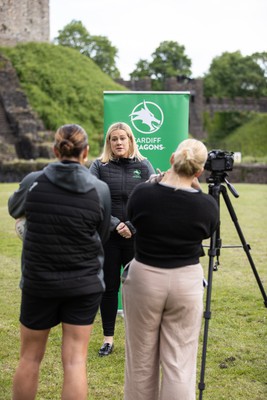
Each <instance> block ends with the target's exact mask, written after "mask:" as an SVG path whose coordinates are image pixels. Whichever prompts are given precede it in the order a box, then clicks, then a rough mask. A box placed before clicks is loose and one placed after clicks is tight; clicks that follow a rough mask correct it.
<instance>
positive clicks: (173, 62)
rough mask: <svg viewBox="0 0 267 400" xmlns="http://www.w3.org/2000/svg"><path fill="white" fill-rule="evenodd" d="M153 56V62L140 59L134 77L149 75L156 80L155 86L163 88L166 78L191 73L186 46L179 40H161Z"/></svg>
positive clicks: (158, 88)
mask: <svg viewBox="0 0 267 400" xmlns="http://www.w3.org/2000/svg"><path fill="white" fill-rule="evenodd" d="M151 57H152V61H151V62H148V61H146V60H140V61H139V62H138V63H137V64H136V69H135V70H134V71H133V72H132V73H131V74H130V76H131V77H134V78H144V77H145V76H149V77H150V78H151V79H153V81H154V85H153V86H154V87H153V88H154V89H157V90H161V89H163V87H164V82H165V80H166V78H169V77H174V76H175V77H176V76H187V77H189V76H190V75H191V70H190V68H191V60H190V59H189V58H188V57H187V56H186V54H185V47H184V46H182V45H180V44H179V43H177V42H174V41H164V42H161V43H160V45H159V47H157V48H156V50H155V51H154V52H153V53H152V55H151Z"/></svg>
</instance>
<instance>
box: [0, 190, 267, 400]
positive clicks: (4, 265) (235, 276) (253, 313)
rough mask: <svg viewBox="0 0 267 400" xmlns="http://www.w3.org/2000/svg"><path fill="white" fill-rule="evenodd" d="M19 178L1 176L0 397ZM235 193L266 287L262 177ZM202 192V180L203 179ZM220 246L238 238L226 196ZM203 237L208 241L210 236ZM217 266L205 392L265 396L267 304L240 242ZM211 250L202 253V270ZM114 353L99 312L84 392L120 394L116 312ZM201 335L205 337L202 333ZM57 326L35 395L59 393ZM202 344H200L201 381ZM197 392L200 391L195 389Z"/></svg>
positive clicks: (120, 332)
mask: <svg viewBox="0 0 267 400" xmlns="http://www.w3.org/2000/svg"><path fill="white" fill-rule="evenodd" d="M16 187H17V185H16V184H0V216H1V223H0V262H1V269H0V284H1V291H0V314H1V318H0V327H1V329H0V342H1V346H0V393H1V394H0V398H1V400H9V399H10V398H11V385H12V377H13V374H14V370H15V368H16V365H17V361H18V356H19V323H18V314H19V303H20V290H19V289H18V283H19V277H20V253H21V241H20V240H19V239H18V238H17V236H16V234H15V231H14V220H13V219H12V218H11V217H10V216H9V215H8V212H7V199H8V197H9V195H10V194H11V193H12V192H13V191H14V190H15V188H16ZM235 188H236V189H237V191H238V192H239V195H240V197H239V198H238V199H236V198H234V197H233V196H232V195H231V193H229V197H230V200H231V202H232V204H233V207H234V210H235V212H236V214H237V217H238V221H239V224H240V227H241V229H242V232H243V234H244V236H245V238H246V240H247V242H248V243H249V244H250V246H251V255H252V257H253V261H254V263H255V265H256V268H257V272H258V274H259V276H260V278H261V280H262V283H263V286H264V288H265V291H266V290H267V241H266V226H267V213H266V209H267V207H266V206H267V185H252V184H251V185H248V184H236V185H235ZM203 190H204V191H205V192H207V186H206V185H203ZM220 208H221V238H222V242H223V246H227V245H241V243H240V239H239V237H238V235H237V232H236V229H235V227H234V224H233V222H232V221H231V218H230V216H229V213H228V211H227V210H226V206H225V204H224V201H223V200H221V207H220ZM207 245H208V243H207ZM220 253H221V254H220V257H219V260H220V265H219V269H218V271H216V272H214V273H213V284H212V302H211V311H212V318H211V320H210V323H209V340H208V349H207V364H206V370H205V372H206V375H205V383H206V389H205V390H204V393H203V399H205V400H248V399H251V400H265V399H266V398H267V377H266V367H267V360H266V348H267V324H266V321H267V309H266V308H265V307H264V304H263V298H262V295H261V293H260V290H259V287H258V285H257V282H256V280H255V277H254V275H253V272H252V269H251V267H250V264H249V262H248V260H247V256H246V254H245V252H244V250H243V249H242V248H222V249H221V252H220ZM208 261H209V258H208V256H206V257H204V258H203V259H202V264H203V267H204V269H205V274H206V276H207V269H208ZM115 339H116V340H115V351H114V354H113V355H112V356H110V357H107V358H99V357H98V355H97V351H98V349H99V347H100V345H101V343H102V332H101V323H100V318H99V315H98V316H97V319H96V322H95V326H94V331H93V335H92V338H91V343H90V346H89V357H88V382H89V386H90V394H89V396H88V399H89V400H97V399H98V400H105V399H109V400H120V399H122V398H123V369H124V327H123V318H122V317H120V316H118V321H117V325H116V338H115ZM201 340H202V339H201ZM60 346H61V330H60V327H57V328H55V329H53V330H52V334H51V336H50V339H49V343H48V348H47V352H46V355H45V358H44V361H43V364H42V369H41V376H40V387H39V392H38V397H37V399H38V400H41V399H42V400H48V399H50V400H57V399H60V387H61V382H62V371H61V364H60ZM201 351H202V345H201V344H200V349H199V368H198V375H197V382H199V372H200V361H201ZM197 398H198V394H197Z"/></svg>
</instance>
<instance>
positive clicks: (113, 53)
mask: <svg viewBox="0 0 267 400" xmlns="http://www.w3.org/2000/svg"><path fill="white" fill-rule="evenodd" d="M117 55H118V50H117V48H116V47H114V46H112V44H111V42H110V41H109V40H108V38H106V37H105V36H92V46H91V53H90V57H91V58H92V60H93V61H94V62H95V63H96V64H97V65H98V66H99V67H100V68H101V69H102V71H103V72H105V73H106V74H108V75H109V76H110V77H111V78H112V79H116V78H119V77H120V71H119V70H118V68H117V66H116V61H115V60H116V58H117Z"/></svg>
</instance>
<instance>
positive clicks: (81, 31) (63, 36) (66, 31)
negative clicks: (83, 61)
mask: <svg viewBox="0 0 267 400" xmlns="http://www.w3.org/2000/svg"><path fill="white" fill-rule="evenodd" d="M54 43H55V44H58V45H61V46H66V47H72V48H74V49H76V50H78V51H79V52H80V53H81V54H84V55H85V56H87V57H89V58H91V59H92V60H93V61H94V62H95V63H96V64H97V65H98V66H99V67H100V68H101V70H102V71H103V72H105V73H106V74H108V75H109V76H110V77H111V78H112V79H116V78H119V76H120V72H119V70H118V68H117V66H116V57H117V56H118V49H117V48H116V47H115V46H113V45H112V44H111V42H110V41H109V40H108V38H107V37H105V36H91V35H90V33H89V32H88V31H87V29H86V28H85V27H84V26H83V24H82V22H81V21H76V20H72V21H71V22H70V23H69V24H67V25H66V26H65V27H64V28H63V29H62V30H60V31H59V34H58V36H57V37H56V38H55V39H54Z"/></svg>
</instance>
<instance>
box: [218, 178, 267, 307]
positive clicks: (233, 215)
mask: <svg viewBox="0 0 267 400" xmlns="http://www.w3.org/2000/svg"><path fill="white" fill-rule="evenodd" d="M221 193H222V195H223V198H224V201H225V204H226V206H227V209H228V211H229V213H230V216H231V218H232V221H233V223H234V225H235V228H236V230H237V233H238V236H239V238H240V240H241V243H242V246H243V249H244V251H245V253H246V255H247V258H248V261H249V263H250V266H251V268H252V271H253V273H254V276H255V278H256V281H257V283H258V286H259V289H260V291H261V294H262V297H263V300H264V305H265V307H267V296H266V293H265V290H264V287H263V285H262V282H261V280H260V277H259V275H258V272H257V269H256V266H255V264H254V262H253V259H252V257H251V254H250V246H249V245H248V244H247V243H246V240H245V238H244V235H243V233H242V230H241V228H240V225H239V223H238V220H237V216H236V213H235V211H234V208H233V206H232V203H231V201H230V199H229V196H228V193H227V190H226V187H225V186H221Z"/></svg>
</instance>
